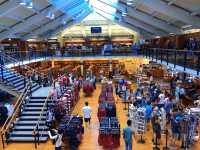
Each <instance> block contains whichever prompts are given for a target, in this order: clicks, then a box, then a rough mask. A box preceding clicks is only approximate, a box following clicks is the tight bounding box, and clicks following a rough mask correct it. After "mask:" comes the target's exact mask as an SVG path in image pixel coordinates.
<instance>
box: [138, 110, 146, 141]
mask: <svg viewBox="0 0 200 150" xmlns="http://www.w3.org/2000/svg"><path fill="white" fill-rule="evenodd" d="M137 118H138V119H137V124H138V125H137V127H138V128H137V132H138V133H139V134H140V135H141V137H140V140H138V143H140V144H144V143H145V140H144V139H143V135H144V133H145V127H146V121H145V108H138V109H137Z"/></svg>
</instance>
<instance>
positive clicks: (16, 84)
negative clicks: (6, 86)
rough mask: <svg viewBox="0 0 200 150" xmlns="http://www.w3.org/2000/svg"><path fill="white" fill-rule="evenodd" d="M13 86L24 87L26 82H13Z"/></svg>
mask: <svg viewBox="0 0 200 150" xmlns="http://www.w3.org/2000/svg"><path fill="white" fill-rule="evenodd" d="M13 84H14V86H15V87H18V86H21V85H23V86H24V81H23V79H22V80H21V81H19V82H17V83H14V82H13Z"/></svg>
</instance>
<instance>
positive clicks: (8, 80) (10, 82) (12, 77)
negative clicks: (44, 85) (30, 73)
mask: <svg viewBox="0 0 200 150" xmlns="http://www.w3.org/2000/svg"><path fill="white" fill-rule="evenodd" d="M24 78H25V77H24V76H22V75H20V74H19V73H17V72H15V71H14V70H12V69H10V68H6V67H4V68H3V79H4V80H3V81H2V75H1V73H0V79H1V82H0V89H1V90H3V91H6V92H8V93H10V94H11V95H13V96H19V95H20V93H21V92H23V91H24V88H25V87H24ZM26 83H27V84H28V79H26ZM40 87H41V86H40V85H39V84H37V83H36V82H33V83H32V91H33V92H34V91H36V90H37V89H39V88H40Z"/></svg>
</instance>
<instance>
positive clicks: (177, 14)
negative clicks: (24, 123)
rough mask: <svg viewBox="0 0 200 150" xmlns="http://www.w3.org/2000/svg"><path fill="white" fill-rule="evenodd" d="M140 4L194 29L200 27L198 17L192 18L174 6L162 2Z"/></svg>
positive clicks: (151, 1)
mask: <svg viewBox="0 0 200 150" xmlns="http://www.w3.org/2000/svg"><path fill="white" fill-rule="evenodd" d="M123 1H124V0H123ZM138 3H140V4H141V5H144V6H146V7H149V8H151V9H153V10H154V11H157V12H160V13H163V14H166V15H167V16H169V17H171V18H173V19H175V20H179V21H182V22H184V23H186V24H191V25H193V26H194V27H200V19H199V18H198V17H195V16H191V15H190V14H189V13H188V12H186V11H184V10H182V9H180V8H177V7H175V6H173V5H166V3H165V2H163V1H161V0H141V1H138Z"/></svg>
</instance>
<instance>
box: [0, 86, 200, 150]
mask: <svg viewBox="0 0 200 150" xmlns="http://www.w3.org/2000/svg"><path fill="white" fill-rule="evenodd" d="M100 90H101V85H97V89H96V91H95V92H94V93H93V96H91V97H84V94H83V93H82V92H81V94H80V101H79V102H78V104H77V105H76V107H75V109H74V112H73V113H74V114H82V112H81V108H82V107H83V106H84V102H85V101H88V102H89V105H90V106H91V107H92V110H93V113H92V124H91V126H90V127H88V128H86V129H85V134H84V136H83V140H82V144H81V145H80V147H79V150H104V148H103V147H101V146H99V145H98V143H97V141H98V124H99V123H98V119H97V108H98V97H99V94H100ZM123 108H124V105H123V104H122V103H121V102H120V101H118V102H117V115H118V118H119V121H120V124H121V128H123V127H125V126H126V120H127V117H126V114H127V111H125V110H123ZM151 135H152V133H151V131H148V132H147V133H146V137H145V141H146V143H145V144H138V143H137V142H136V140H135V139H134V142H133V150H152V149H153V144H152V142H151V139H152V136H151ZM162 138H163V142H162V143H163V144H164V139H165V137H164V136H163V137H162ZM137 139H139V137H138V138H137ZM161 147H162V146H161ZM1 149H2V145H0V150H1ZM34 149H35V148H34V144H25V143H13V144H9V145H8V146H6V148H5V150H34ZM53 149H54V145H52V143H51V141H48V142H47V143H44V144H40V145H39V147H38V150H53ZM116 150H124V142H123V138H122V136H121V146H120V147H119V148H117V149H116ZM177 150H178V148H177ZM191 150H200V145H199V143H196V145H195V146H193V147H192V148H191Z"/></svg>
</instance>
